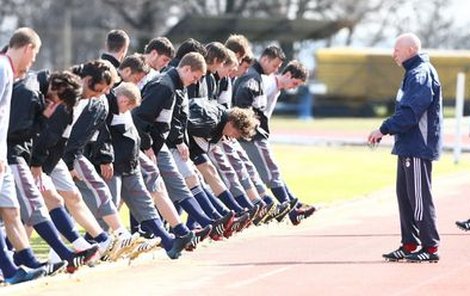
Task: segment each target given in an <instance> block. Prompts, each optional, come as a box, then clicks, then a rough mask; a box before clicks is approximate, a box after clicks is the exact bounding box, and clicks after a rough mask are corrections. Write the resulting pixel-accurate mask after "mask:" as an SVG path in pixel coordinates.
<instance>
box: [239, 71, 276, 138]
mask: <svg viewBox="0 0 470 296" xmlns="http://www.w3.org/2000/svg"><path fill="white" fill-rule="evenodd" d="M262 74H264V72H263V69H262V67H261V65H260V64H259V63H258V62H255V63H254V64H253V65H252V66H251V67H250V68H249V69H248V71H247V72H246V73H245V74H244V75H242V76H241V77H239V78H237V79H236V80H235V84H234V86H233V105H234V106H237V107H240V108H253V111H254V112H255V114H256V116H257V117H258V119H259V121H260V125H259V127H258V128H257V129H256V135H255V136H254V139H263V138H264V139H267V138H268V137H269V119H268V117H267V116H266V115H265V114H264V112H263V111H264V110H265V109H266V105H267V103H268V101H267V98H266V95H265V93H264V90H263V81H262V78H261V75H262Z"/></svg>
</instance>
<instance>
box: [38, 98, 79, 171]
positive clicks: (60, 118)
mask: <svg viewBox="0 0 470 296" xmlns="http://www.w3.org/2000/svg"><path fill="white" fill-rule="evenodd" d="M72 120H73V114H72V111H71V110H69V109H67V108H66V107H65V106H64V105H60V106H58V107H57V109H56V110H55V112H54V114H52V116H51V117H50V118H49V119H48V120H47V121H46V125H45V128H44V129H42V130H41V133H40V134H39V137H37V138H36V139H35V140H34V146H33V152H32V157H31V166H38V167H42V170H43V172H45V173H46V174H50V173H51V172H52V170H53V169H54V168H55V166H56V165H57V163H58V162H59V160H60V159H61V158H62V156H63V155H64V149H65V144H66V143H67V139H68V136H67V137H65V136H64V135H63V134H64V131H65V129H66V128H67V126H68V125H70V124H72Z"/></svg>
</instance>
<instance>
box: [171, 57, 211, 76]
mask: <svg viewBox="0 0 470 296" xmlns="http://www.w3.org/2000/svg"><path fill="white" fill-rule="evenodd" d="M184 66H189V67H190V68H191V71H192V72H196V71H201V72H202V73H206V72H207V65H206V60H205V59H204V57H203V56H202V55H201V54H200V53H197V52H190V53H187V54H185V55H184V56H183V58H182V59H181V61H180V62H179V64H178V68H183V67H184Z"/></svg>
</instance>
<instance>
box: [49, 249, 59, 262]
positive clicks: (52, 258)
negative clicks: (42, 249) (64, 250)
mask: <svg viewBox="0 0 470 296" xmlns="http://www.w3.org/2000/svg"><path fill="white" fill-rule="evenodd" d="M48 261H49V262H50V263H58V262H61V261H62V259H61V258H60V257H59V255H58V254H57V253H56V252H55V251H54V249H52V248H51V249H49V260H48Z"/></svg>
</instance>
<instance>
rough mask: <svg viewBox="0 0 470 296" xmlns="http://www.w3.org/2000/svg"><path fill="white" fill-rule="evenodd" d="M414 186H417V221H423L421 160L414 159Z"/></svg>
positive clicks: (415, 214)
mask: <svg viewBox="0 0 470 296" xmlns="http://www.w3.org/2000/svg"><path fill="white" fill-rule="evenodd" d="M413 170H414V174H413V175H414V185H415V213H414V216H415V220H416V221H422V220H423V194H422V192H423V190H422V184H421V182H422V178H421V159H419V158H415V157H413Z"/></svg>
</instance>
